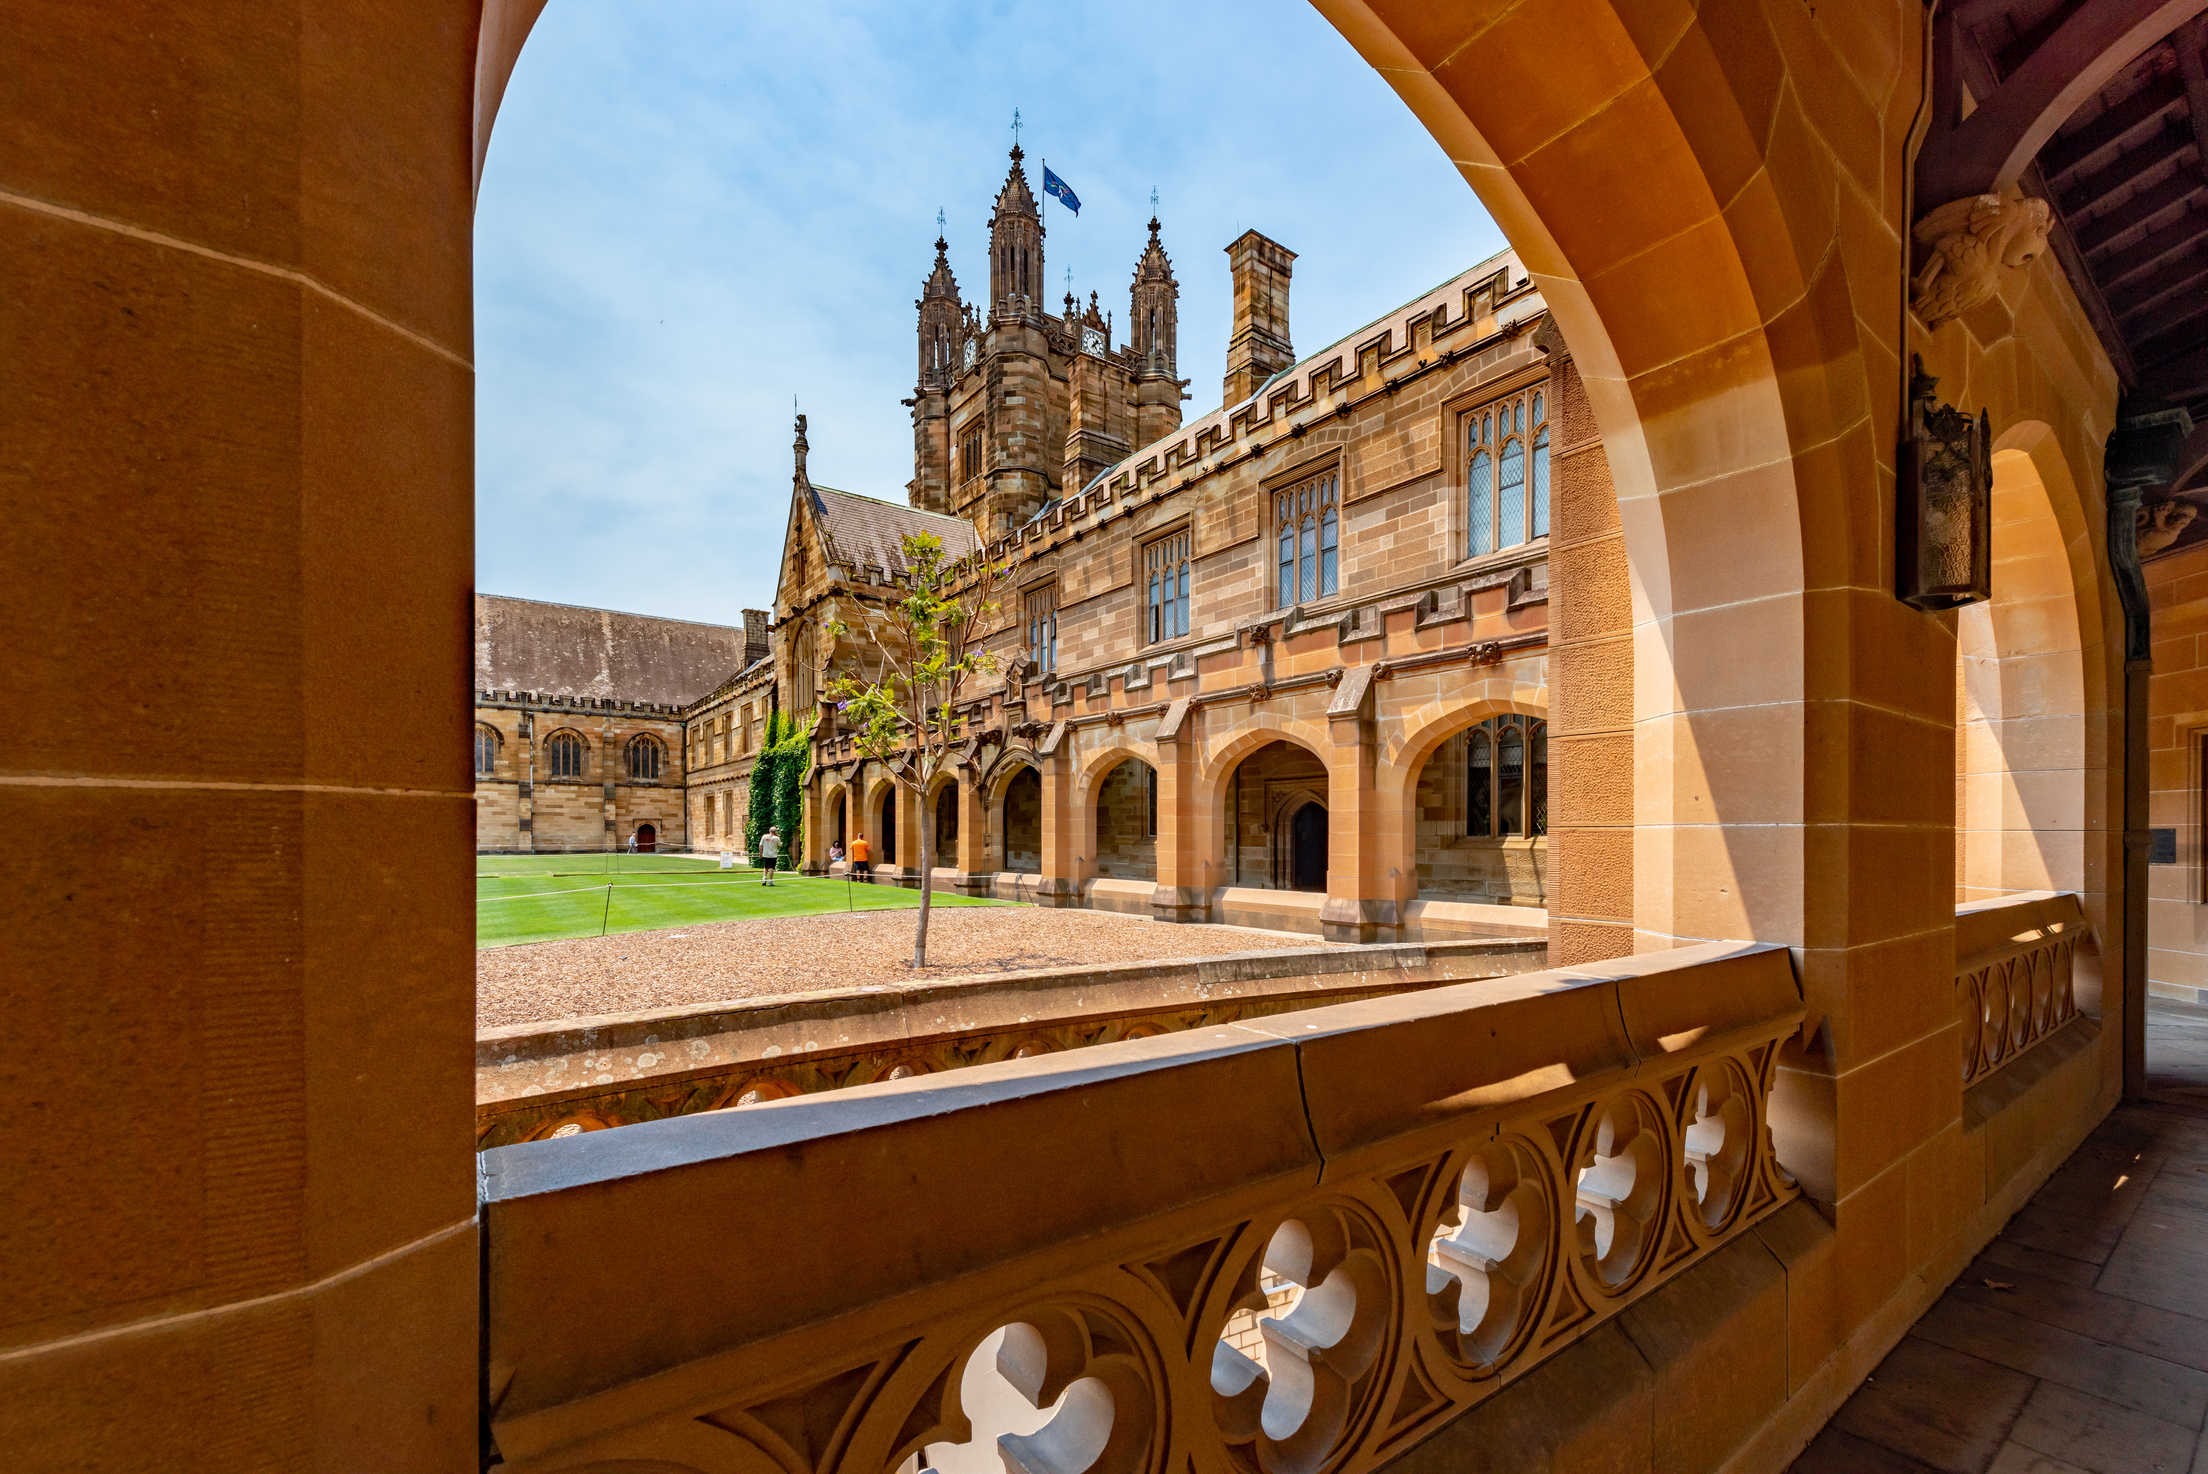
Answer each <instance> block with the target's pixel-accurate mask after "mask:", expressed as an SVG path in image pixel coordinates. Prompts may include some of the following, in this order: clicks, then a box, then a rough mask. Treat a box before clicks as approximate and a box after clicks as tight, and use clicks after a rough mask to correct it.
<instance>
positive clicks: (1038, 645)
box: [1024, 583, 1058, 675]
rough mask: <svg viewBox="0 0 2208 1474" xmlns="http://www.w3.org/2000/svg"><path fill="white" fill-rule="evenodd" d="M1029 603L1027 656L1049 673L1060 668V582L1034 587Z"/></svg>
mask: <svg viewBox="0 0 2208 1474" xmlns="http://www.w3.org/2000/svg"><path fill="white" fill-rule="evenodd" d="M1024 602H1025V603H1026V605H1027V658H1028V659H1030V660H1032V661H1034V662H1035V669H1036V671H1037V672H1039V673H1040V674H1043V675H1049V674H1051V673H1052V672H1053V671H1055V670H1057V669H1058V585H1056V584H1055V583H1046V584H1044V585H1043V586H1042V587H1041V588H1039V589H1030V590H1029V591H1028V593H1027V596H1026V598H1025V600H1024Z"/></svg>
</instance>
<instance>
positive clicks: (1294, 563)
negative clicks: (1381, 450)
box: [1273, 471, 1341, 609]
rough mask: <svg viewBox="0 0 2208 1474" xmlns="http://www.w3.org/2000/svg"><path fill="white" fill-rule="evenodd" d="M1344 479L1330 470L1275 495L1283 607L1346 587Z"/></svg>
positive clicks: (1292, 605)
mask: <svg viewBox="0 0 2208 1474" xmlns="http://www.w3.org/2000/svg"><path fill="white" fill-rule="evenodd" d="M1340 485H1341V481H1340V477H1339V476H1338V474H1337V473H1335V472H1333V471H1327V472H1325V473H1324V474H1322V475H1319V476H1314V477H1312V478H1311V479H1310V480H1309V481H1305V482H1301V483H1299V484H1297V485H1295V486H1292V487H1289V488H1288V489H1287V490H1285V491H1280V492H1275V493H1274V495H1273V520H1274V522H1275V523H1276V524H1277V525H1278V527H1279V537H1278V549H1279V558H1278V564H1279V580H1278V582H1277V583H1276V585H1275V588H1276V590H1277V591H1278V594H1279V602H1280V607H1281V608H1283V609H1288V608H1292V607H1294V606H1295V605H1297V604H1301V603H1307V602H1309V601H1310V600H1312V599H1324V598H1326V597H1327V596H1328V595H1330V594H1333V593H1334V592H1336V591H1337V589H1338V588H1339V587H1340V575H1341V570H1340V563H1341V557H1340V549H1341V515H1340V512H1339V510H1338V507H1337V502H1338V500H1339V497H1338V495H1337V493H1338V491H1339V489H1340Z"/></svg>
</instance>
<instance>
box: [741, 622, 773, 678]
mask: <svg viewBox="0 0 2208 1474" xmlns="http://www.w3.org/2000/svg"><path fill="white" fill-rule="evenodd" d="M767 620H768V615H767V611H766V610H764V609H746V610H745V611H744V663H743V666H742V669H744V670H750V669H751V668H752V667H753V666H755V665H757V664H758V663H759V662H760V661H762V660H765V659H766V658H767Z"/></svg>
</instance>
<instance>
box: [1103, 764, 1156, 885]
mask: <svg viewBox="0 0 2208 1474" xmlns="http://www.w3.org/2000/svg"><path fill="white" fill-rule="evenodd" d="M1095 855H1096V874H1097V877H1098V878H1099V879H1101V880H1155V879H1157V875H1158V774H1157V770H1156V769H1155V768H1153V767H1151V766H1150V765H1149V764H1148V763H1146V762H1144V761H1143V760H1142V759H1141V758H1136V757H1131V758H1126V759H1123V760H1122V761H1120V762H1119V763H1118V764H1116V765H1115V766H1114V767H1113V768H1112V770H1111V771H1110V772H1109V773H1106V774H1105V775H1104V780H1103V781H1102V782H1101V783H1098V784H1097V785H1096V849H1095Z"/></svg>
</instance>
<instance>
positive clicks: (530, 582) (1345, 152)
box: [476, 0, 1503, 623]
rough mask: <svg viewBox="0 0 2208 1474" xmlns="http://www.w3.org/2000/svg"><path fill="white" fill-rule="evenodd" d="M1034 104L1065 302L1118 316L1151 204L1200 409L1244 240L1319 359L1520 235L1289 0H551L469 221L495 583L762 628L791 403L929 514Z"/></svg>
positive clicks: (870, 490) (776, 543)
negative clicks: (919, 377) (1056, 184)
mask: <svg viewBox="0 0 2208 1474" xmlns="http://www.w3.org/2000/svg"><path fill="white" fill-rule="evenodd" d="M1014 107H1017V108H1019V109H1020V113H1021V117H1022V119H1023V121H1024V122H1025V124H1026V127H1025V130H1024V132H1023V135H1022V141H1023V143H1024V146H1025V148H1026V150H1027V154H1028V166H1029V177H1030V179H1031V180H1032V181H1033V182H1034V183H1035V184H1036V185H1037V186H1040V184H1041V171H1040V169H1039V167H1038V162H1039V160H1041V159H1045V158H1047V159H1048V160H1049V162H1050V166H1051V168H1052V169H1053V170H1054V171H1056V172H1057V173H1058V174H1060V175H1062V176H1063V177H1064V178H1065V179H1066V181H1067V182H1068V183H1069V184H1071V185H1072V186H1073V188H1074V189H1075V190H1076V191H1077V192H1078V193H1079V194H1080V197H1081V202H1082V209H1081V214H1080V216H1079V218H1078V219H1076V218H1074V217H1072V216H1069V215H1068V214H1067V213H1066V212H1065V211H1064V210H1063V209H1062V208H1061V207H1059V206H1058V204H1057V203H1056V202H1055V201H1054V202H1052V203H1051V205H1050V207H1049V217H1048V227H1049V237H1048V241H1047V245H1046V248H1045V249H1046V252H1047V263H1048V271H1049V279H1050V282H1051V287H1052V291H1051V297H1052V300H1053V301H1054V302H1055V301H1056V300H1057V299H1058V298H1059V297H1060V296H1061V295H1062V294H1063V292H1064V279H1065V272H1066V269H1067V268H1068V267H1071V268H1072V271H1073V285H1074V288H1075V290H1076V291H1077V292H1079V293H1080V295H1081V298H1082V300H1083V301H1086V300H1087V297H1088V294H1089V293H1090V292H1091V291H1097V292H1099V293H1101V294H1102V295H1101V305H1102V306H1103V307H1104V308H1105V309H1106V310H1108V311H1115V312H1116V315H1117V317H1118V318H1119V319H1121V320H1124V319H1125V317H1126V315H1127V285H1128V279H1129V276H1130V274H1131V272H1132V271H1133V269H1134V264H1135V259H1136V257H1137V256H1138V255H1139V254H1140V252H1141V249H1142V246H1143V243H1144V241H1145V240H1146V239H1147V232H1146V230H1145V224H1146V222H1147V221H1148V219H1149V216H1150V191H1151V189H1152V188H1153V187H1155V188H1156V189H1157V191H1158V194H1159V214H1160V217H1161V218H1162V220H1163V222H1164V232H1163V236H1164V241H1165V246H1166V250H1167V252H1168V253H1169V254H1170V255H1171V256H1172V258H1173V265H1174V273H1175V275H1176V276H1178V277H1179V278H1180V282H1181V314H1180V325H1181V331H1180V371H1181V373H1182V375H1183V376H1184V377H1187V378H1189V379H1191V380H1193V382H1192V383H1191V384H1190V386H1189V392H1190V393H1191V394H1193V395H1194V396H1195V397H1194V398H1193V399H1191V400H1190V401H1189V402H1188V403H1187V404H1186V405H1185V406H1184V410H1185V412H1186V413H1187V414H1189V415H1191V416H1194V415H1197V414H1201V413H1203V412H1204V411H1205V410H1207V409H1210V408H1213V407H1215V406H1216V405H1217V404H1218V403H1219V397H1220V377H1221V375H1222V373H1223V372H1224V369H1225V356H1226V340H1227V330H1228V326H1229V316H1230V312H1231V303H1230V298H1229V283H1228V278H1227V266H1226V256H1225V247H1226V245H1227V243H1228V242H1229V241H1231V240H1233V239H1234V238H1235V236H1237V235H1239V234H1240V233H1241V232H1242V231H1243V230H1245V229H1248V228H1252V227H1254V228H1256V229H1258V230H1262V231H1264V232H1265V233H1266V234H1267V235H1270V236H1272V237H1273V238H1274V239H1276V240H1278V241H1280V242H1281V243H1282V244H1283V245H1286V246H1287V247H1288V248H1289V249H1291V250H1293V251H1295V252H1297V253H1298V259H1297V262H1296V271H1295V283H1294V288H1293V297H1292V325H1293V329H1294V336H1295V342H1296V346H1297V348H1298V349H1299V350H1300V351H1304V352H1309V351H1311V350H1313V349H1316V348H1318V347H1321V346H1323V345H1324V344H1325V343H1327V342H1329V341H1331V340H1332V339H1334V338H1337V337H1340V336H1342V335H1343V334H1346V333H1348V332H1350V331H1352V330H1354V329H1355V328H1357V327H1359V326H1361V325H1363V324H1364V323H1366V322H1369V321H1371V320H1372V319H1374V318H1376V317H1379V316H1380V315H1381V314H1382V313H1384V312H1386V311H1388V310H1389V309H1391V308H1393V307H1395V306H1397V305H1398V304H1400V303H1402V302H1404V301H1407V300H1408V299H1410V298H1411V297H1413V296H1415V295H1417V294H1418V293H1420V292H1422V291H1424V290H1426V289H1427V288H1428V287H1431V286H1433V285H1434V284H1435V283H1437V282H1440V281H1443V280H1445V279H1447V278H1448V277H1449V276H1451V275H1453V274H1455V273H1456V272H1458V271H1460V270H1462V269H1464V268H1465V267H1466V266H1469V265H1471V264H1472V263H1474V262H1476V261H1478V260H1480V259H1481V258H1483V257H1485V256H1487V255H1490V254H1492V253H1493V252H1495V251H1496V250H1499V249H1501V247H1502V244H1503V241H1502V237H1501V234H1500V232H1498V231H1497V230H1496V229H1495V227H1494V225H1493V223H1492V222H1491V221H1490V220H1489V219H1488V218H1487V215H1486V213H1485V212H1484V211H1483V210H1482V209H1481V208H1480V206H1479V203H1478V201H1477V200H1475V199H1474V198H1473V196H1472V193H1471V191H1470V190H1469V189H1468V188H1466V187H1465V185H1464V184H1463V183H1462V182H1461V181H1460V180H1459V178H1458V176H1457V174H1456V172H1455V171H1454V170H1453V169H1452V168H1451V167H1450V165H1449V163H1448V161H1447V159H1446V158H1445V157H1444V156H1443V154H1442V152H1441V150H1440V148H1439V147H1438V146H1437V145H1436V144H1435V143H1434V142H1433V140H1432V139H1431V138H1430V137H1429V136H1428V135H1427V134H1426V133H1425V131H1424V130H1423V129H1421V128H1420V127H1419V126H1418V124H1417V123H1416V121H1415V120H1414V119H1413V118H1412V117H1411V115H1410V113H1409V112H1408V110H1406V109H1405V108H1404V106H1403V104H1402V103H1401V102H1400V101H1399V100H1398V99H1397V98H1396V96H1395V95H1394V93H1393V92H1391V91H1390V90H1389V89H1388V87H1387V86H1386V85H1385V84H1384V83H1383V82H1382V81H1381V80H1380V79H1379V77H1378V76H1377V75H1376V74H1374V73H1373V72H1372V71H1371V69H1370V68H1368V67H1367V66H1366V65H1365V64H1364V63H1363V61H1361V60H1360V59H1359V58H1358V57H1357V55H1356V53H1355V52H1353V51H1352V50H1351V49H1350V48H1349V45H1348V43H1346V42H1345V41H1343V40H1342V38H1341V37H1340V35H1339V34H1338V33H1336V32H1335V31H1334V30H1333V29H1332V28H1331V27H1330V26H1328V25H1327V24H1326V22H1325V21H1324V20H1322V19H1321V18H1320V17H1319V15H1318V13H1317V12H1316V11H1314V10H1312V9H1310V8H1308V7H1306V6H1302V5H1297V4H1290V3H1273V4H1262V3H1245V0H1215V3H1200V4H1187V3H1182V4H1169V3H1162V0H1119V3H1114V4H1111V5H1101V4H1095V3H1090V0H1029V3H1026V4H1017V3H937V0H905V3H902V4H879V5H876V4H863V3H840V0H838V3H811V4H806V5H791V6H774V5H760V4H751V5H738V4H728V3H721V4H705V3H683V0H666V3H656V4H651V5H636V4H628V5H616V4H613V3H609V0H553V3H552V4H551V5H549V6H548V7H547V8H546V10H545V13H544V16H543V18H542V19H541V20H540V21H539V22H538V23H537V27H536V30H535V32H534V34H532V36H531V37H530V39H529V43H528V45H527V47H526V48H525V49H524V50H523V52H522V56H521V62H520V65H519V67H518V68H517V69H516V71H515V74H514V78H513V83H512V85H511V87H510V88H509V89H508V91H507V93H506V99H505V102H504V105H503V106H502V108H501V110H500V113H499V118H498V124H497V127H496V129H495V131H494V132H493V135H492V139H491V147H490V154H489V159H488V162H487V164H486V167H485V172H484V178H483V188H482V193H481V195H480V197H479V201H478V205H477V211H476V364H477V398H476V464H477V477H476V486H477V490H476V505H477V524H476V578H477V583H478V586H479V587H481V588H483V589H485V590H487V591H490V592H494V593H504V594H516V595H521V596H523V597H527V598H534V599H549V600H554V601H557V602H561V603H571V604H586V605H600V606H605V607H610V608H616V609H629V610H636V611H639V612H643V613H650V614H662V615H669V616H673V617H679V618H685V619H702V620H711V621H715V622H722V623H735V622H736V621H737V619H738V611H739V610H741V609H743V608H744V607H745V606H747V605H749V606H752V607H756V608H763V607H766V606H767V605H768V603H769V602H770V600H771V599H772V597H773V580H774V569H775V560H776V557H777V554H778V553H779V551H780V548H781V543H782V534H783V527H784V523H785V520H786V518H787V515H788V509H789V492H790V400H791V396H792V395H795V396H797V398H798V400H799V402H800V404H801V405H802V407H803V408H804V410H805V412H806V413H807V414H808V415H809V416H810V417H811V432H810V439H811V443H812V456H811V469H812V474H813V476H814V479H815V480H817V481H819V482H821V483H823V484H825V485H831V486H840V487H843V488H845V489H847V490H850V491H857V492H863V493H866V494H868V495H872V496H880V497H885V498H890V499H902V497H903V495H904V484H905V482H906V480H907V479H908V478H909V477H910V476H911V474H912V426H911V420H910V417H909V412H908V411H907V410H906V409H905V408H904V407H903V406H902V405H900V404H899V403H898V400H900V399H902V398H904V397H906V396H908V395H910V394H911V393H912V386H913V379H914V374H915V366H916V354H915V347H914V317H913V300H914V299H915V298H916V297H918V296H919V294H920V284H921V281H922V279H923V278H924V277H925V276H926V274H927V272H928V268H929V266H930V264H931V262H932V261H933V258H934V250H933V243H934V240H935V233H936V223H935V215H936V210H937V209H938V208H939V207H940V208H941V209H943V210H944V211H945V212H946V214H947V217H948V222H949V224H948V233H949V238H950V242H951V265H952V268H953V270H954V271H956V273H957V274H958V279H959V285H960V287H961V288H962V289H963V290H964V291H965V292H966V294H967V296H968V298H969V300H972V299H974V298H976V297H978V296H980V295H982V294H983V293H984V292H985V291H986V287H987V272H986V264H987V261H986V253H987V230H988V218H989V207H990V204H991V202H992V201H993V200H994V199H995V196H996V192H997V189H998V187H999V186H1000V185H1001V184H1002V182H1003V179H1004V171H1005V168H1006V166H1007V160H1006V157H1005V152H1006V150H1007V149H1008V148H1009V147H1010V145H1011V133H1010V129H1009V125H1010V123H1011V118H1012V110H1013V108H1014Z"/></svg>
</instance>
